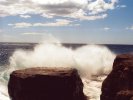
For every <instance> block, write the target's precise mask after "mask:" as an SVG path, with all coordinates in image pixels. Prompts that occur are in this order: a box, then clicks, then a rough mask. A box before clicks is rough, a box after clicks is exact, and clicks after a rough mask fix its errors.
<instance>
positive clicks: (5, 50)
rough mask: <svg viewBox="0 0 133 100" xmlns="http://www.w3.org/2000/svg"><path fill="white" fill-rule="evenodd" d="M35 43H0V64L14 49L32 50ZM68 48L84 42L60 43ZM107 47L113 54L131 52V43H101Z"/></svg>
mask: <svg viewBox="0 0 133 100" xmlns="http://www.w3.org/2000/svg"><path fill="white" fill-rule="evenodd" d="M35 45H37V43H7V42H6V43H0V65H3V64H8V60H9V57H10V56H11V55H12V53H13V52H14V51H15V50H16V49H24V50H32V49H33V48H34V46H35ZM62 45H63V46H65V47H68V48H73V49H75V48H78V47H81V46H84V45H86V44H67V43H64V44H62ZM102 46H106V47H107V48H109V49H110V50H111V51H112V52H114V53H115V54H124V53H133V45H115V44H109V45H102Z"/></svg>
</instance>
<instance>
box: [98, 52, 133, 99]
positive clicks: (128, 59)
mask: <svg viewBox="0 0 133 100" xmlns="http://www.w3.org/2000/svg"><path fill="white" fill-rule="evenodd" d="M101 90H102V94H101V100H133V54H122V55H118V56H117V57H116V59H115V60H114V64H113V70H112V72H111V73H110V74H109V75H108V76H107V78H106V79H105V80H104V82H103V84H102V89H101Z"/></svg>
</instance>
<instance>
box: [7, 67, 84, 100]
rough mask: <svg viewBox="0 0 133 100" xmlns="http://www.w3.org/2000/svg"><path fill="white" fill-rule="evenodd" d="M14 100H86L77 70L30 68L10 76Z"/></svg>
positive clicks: (10, 88)
mask: <svg viewBox="0 0 133 100" xmlns="http://www.w3.org/2000/svg"><path fill="white" fill-rule="evenodd" d="M8 92H9V95H10V97H11V99H12V100H85V96H84V94H83V83H82V81H81V79H80V77H79V75H78V73H77V70H76V69H64V68H60V69H56V68H30V69H25V70H17V71H14V72H13V73H12V74H11V75H10V80H9V83H8Z"/></svg>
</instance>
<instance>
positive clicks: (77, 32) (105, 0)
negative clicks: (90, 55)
mask: <svg viewBox="0 0 133 100" xmlns="http://www.w3.org/2000/svg"><path fill="white" fill-rule="evenodd" d="M132 4H133V0H0V42H40V41H43V40H47V39H50V38H53V37H54V38H57V39H59V40H60V41H61V42H63V43H88V44H133V11H132V10H133V6H132Z"/></svg>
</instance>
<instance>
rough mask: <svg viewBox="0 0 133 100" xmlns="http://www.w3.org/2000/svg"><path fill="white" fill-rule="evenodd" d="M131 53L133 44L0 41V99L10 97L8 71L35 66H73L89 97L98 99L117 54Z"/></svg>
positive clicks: (91, 99)
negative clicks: (77, 71)
mask: <svg viewBox="0 0 133 100" xmlns="http://www.w3.org/2000/svg"><path fill="white" fill-rule="evenodd" d="M123 53H133V45H112V44H110V45H87V44H67V43H64V44H56V43H42V44H37V43H0V100H10V98H9V96H8V91H7V84H8V80H9V74H10V73H11V72H12V71H13V70H16V69H23V68H29V67H36V66H38V67H39V66H49V67H58V66H63V67H73V66H74V67H76V68H77V69H79V70H80V71H79V73H80V75H81V78H82V81H83V83H84V93H85V94H86V95H87V96H88V99H89V100H100V98H99V97H100V94H101V90H100V88H101V84H102V82H103V80H104V79H105V77H106V76H107V75H108V73H109V72H110V71H111V68H112V64H113V60H114V58H115V56H116V55H117V54H123Z"/></svg>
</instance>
